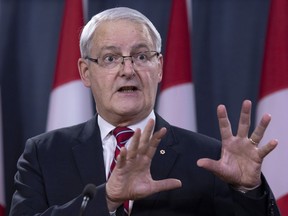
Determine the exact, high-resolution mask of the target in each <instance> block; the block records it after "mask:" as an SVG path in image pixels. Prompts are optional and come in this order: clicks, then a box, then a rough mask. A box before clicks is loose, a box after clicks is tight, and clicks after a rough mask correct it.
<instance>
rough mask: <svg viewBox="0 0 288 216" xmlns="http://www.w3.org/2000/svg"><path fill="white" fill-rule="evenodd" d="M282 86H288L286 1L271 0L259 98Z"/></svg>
mask: <svg viewBox="0 0 288 216" xmlns="http://www.w3.org/2000/svg"><path fill="white" fill-rule="evenodd" d="M284 88H288V1H287V0H272V1H271V6H270V15H269V20H268V29H267V37H266V44H265V54H264V64H263V71H262V82H261V87H260V99H261V98H263V97H265V96H266V95H268V94H270V93H273V92H275V91H278V90H280V89H284Z"/></svg>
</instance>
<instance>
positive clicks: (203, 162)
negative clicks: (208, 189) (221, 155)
mask: <svg viewBox="0 0 288 216" xmlns="http://www.w3.org/2000/svg"><path fill="white" fill-rule="evenodd" d="M197 165H198V166H199V167H202V168H204V169H206V170H208V171H211V172H212V173H214V174H216V173H220V171H221V170H220V167H219V162H218V161H216V160H212V159H210V158H201V159H199V160H198V161H197Z"/></svg>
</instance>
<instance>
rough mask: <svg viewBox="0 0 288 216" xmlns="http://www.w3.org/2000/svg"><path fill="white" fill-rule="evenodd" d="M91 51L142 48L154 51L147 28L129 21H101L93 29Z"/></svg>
mask: <svg viewBox="0 0 288 216" xmlns="http://www.w3.org/2000/svg"><path fill="white" fill-rule="evenodd" d="M91 45H92V49H95V48H98V49H103V48H104V47H106V48H107V47H108V48H113V49H117V48H125V49H127V48H129V47H130V48H131V49H132V48H133V49H137V48H142V47H144V48H145V47H146V48H147V49H155V44H154V42H153V39H152V36H151V34H150V31H149V28H148V27H147V26H146V25H145V24H143V23H139V22H135V21H131V20H117V21H115V20H114V21H103V22H102V23H101V24H100V25H98V27H97V28H96V29H95V31H94V34H93V39H92V44H91Z"/></svg>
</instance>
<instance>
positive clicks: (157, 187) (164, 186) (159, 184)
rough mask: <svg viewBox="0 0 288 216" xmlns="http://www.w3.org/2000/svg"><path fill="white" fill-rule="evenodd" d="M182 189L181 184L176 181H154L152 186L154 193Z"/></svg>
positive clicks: (171, 179)
mask: <svg viewBox="0 0 288 216" xmlns="http://www.w3.org/2000/svg"><path fill="white" fill-rule="evenodd" d="M180 187H182V182H181V181H180V180H178V179H173V178H170V179H164V180H159V181H156V182H155V184H154V192H155V193H157V192H160V191H167V190H172V189H176V188H180Z"/></svg>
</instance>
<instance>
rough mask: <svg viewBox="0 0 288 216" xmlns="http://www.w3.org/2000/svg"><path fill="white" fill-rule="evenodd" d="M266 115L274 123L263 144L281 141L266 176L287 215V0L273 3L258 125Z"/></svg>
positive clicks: (265, 167) (268, 160)
mask: <svg viewBox="0 0 288 216" xmlns="http://www.w3.org/2000/svg"><path fill="white" fill-rule="evenodd" d="M264 113H270V114H271V115H272V121H271V123H270V125H269V127H268V129H267V131H266V134H265V136H264V137H263V139H262V141H261V143H262V144H266V143H267V142H268V141H269V140H270V139H273V138H276V139H278V141H279V144H278V146H277V147H276V149H275V150H274V151H273V152H271V153H270V154H269V155H268V156H267V157H266V158H265V160H264V163H263V168H262V169H263V173H264V175H265V176H266V178H267V180H268V182H269V184H270V186H271V188H272V191H273V192H274V195H275V197H276V199H277V204H278V206H279V208H280V211H281V213H282V214H281V215H282V216H288V168H287V165H288V126H287V125H288V1H287V0H272V1H271V5H270V14H269V21H268V28H267V36H266V44H265V53H264V63H263V69H262V78H261V84H260V98H259V102H258V105H257V117H256V118H257V122H259V121H260V118H261V117H262V115H263V114H264Z"/></svg>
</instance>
